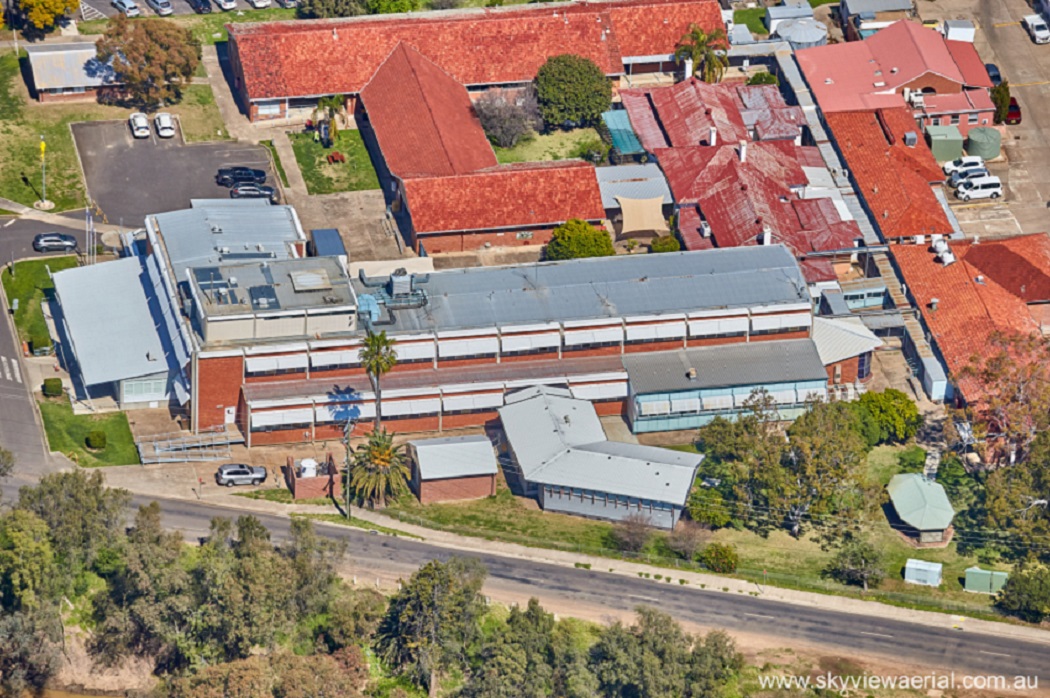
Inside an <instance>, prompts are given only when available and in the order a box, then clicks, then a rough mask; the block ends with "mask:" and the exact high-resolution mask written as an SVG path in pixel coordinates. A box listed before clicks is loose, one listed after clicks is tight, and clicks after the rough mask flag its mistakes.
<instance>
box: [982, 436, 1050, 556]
mask: <svg viewBox="0 0 1050 698" xmlns="http://www.w3.org/2000/svg"><path fill="white" fill-rule="evenodd" d="M984 499H985V507H986V510H987V516H988V521H987V528H988V529H989V530H992V531H1001V532H1003V533H1004V534H1006V537H1008V538H1009V539H1011V542H1012V546H1011V547H1012V548H1013V549H1015V550H1018V549H1020V550H1024V549H1026V548H1028V547H1031V546H1036V545H1037V544H1038V547H1039V548H1045V547H1046V546H1045V545H1043V542H1044V541H1046V540H1048V539H1050V503H1048V502H1050V432H1048V431H1044V432H1041V433H1040V434H1039V435H1038V436H1037V437H1036V438H1035V440H1034V441H1033V442H1032V443H1031V446H1030V448H1029V451H1028V457H1027V458H1026V459H1025V460H1024V462H1022V463H1017V464H1014V465H1011V466H1006V467H1002V468H998V469H996V470H994V471H992V472H991V473H989V475H988V479H987V481H986V483H985V498H984Z"/></svg>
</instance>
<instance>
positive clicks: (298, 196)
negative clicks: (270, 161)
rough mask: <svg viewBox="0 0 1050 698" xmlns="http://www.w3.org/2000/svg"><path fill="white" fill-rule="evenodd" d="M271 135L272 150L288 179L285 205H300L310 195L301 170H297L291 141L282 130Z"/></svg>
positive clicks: (296, 161)
mask: <svg viewBox="0 0 1050 698" xmlns="http://www.w3.org/2000/svg"><path fill="white" fill-rule="evenodd" d="M272 135H273V147H274V150H276V151H277V157H279V158H280V159H281V166H282V167H283V168H284V174H285V175H286V176H287V177H288V186H287V187H285V194H286V196H287V199H288V201H287V203H291V204H298V203H302V202H303V201H305V200H306V197H308V196H309V195H310V193H309V192H308V191H307V189H306V180H305V179H304V178H303V173H302V170H300V169H299V161H298V160H296V159H295V151H294V150H292V141H291V140H290V139H289V138H288V133H287V132H286V131H284V130H282V129H277V130H275V131H274V132H273V134H272Z"/></svg>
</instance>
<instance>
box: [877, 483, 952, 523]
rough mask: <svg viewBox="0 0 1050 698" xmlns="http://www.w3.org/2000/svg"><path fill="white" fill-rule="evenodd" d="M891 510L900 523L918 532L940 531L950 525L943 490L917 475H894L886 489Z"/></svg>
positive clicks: (950, 513) (950, 515) (949, 514)
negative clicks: (901, 521)
mask: <svg viewBox="0 0 1050 698" xmlns="http://www.w3.org/2000/svg"><path fill="white" fill-rule="evenodd" d="M886 489H887V491H889V493H890V499H891V500H892V501H893V508H894V509H896V510H897V515H898V516H900V517H901V519H902V520H903V521H904V523H906V524H908V525H909V526H911V527H913V528H916V529H918V530H920V531H943V530H944V529H946V528H948V527H949V526H950V525H951V524H952V518H953V517H954V516H955V510H954V509H952V505H951V502H949V501H948V495H946V494H945V493H944V488H943V487H941V486H940V485H939V484H937V483H936V482H934V481H932V480H927V479H926V478H925V477H923V476H922V475H920V474H918V473H904V474H901V475H894V476H893V479H892V480H890V484H889V485H887V486H886Z"/></svg>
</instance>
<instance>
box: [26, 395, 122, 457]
mask: <svg viewBox="0 0 1050 698" xmlns="http://www.w3.org/2000/svg"><path fill="white" fill-rule="evenodd" d="M38 404H39V405H40V416H41V417H43V419H44V431H45V432H46V433H47V442H48V444H49V445H50V447H51V450H52V451H59V452H61V453H64V454H66V455H67V456H69V458H70V459H71V460H73V461H74V462H76V463H77V464H78V465H81V466H84V467H87V468H95V467H99V466H104V465H134V464H136V463H138V462H139V454H138V451H137V450H136V449H135V441H134V439H133V438H132V436H131V427H129V426H128V418H127V415H125V414H124V413H123V412H112V413H109V414H102V415H74V414H73V408H71V407H70V406H69V402H67V401H66V400H65V399H62V398H57V399H55V400H40V401H39V403H38ZM96 430H97V431H104V432H105V433H106V447H105V448H104V449H102V450H101V451H90V450H88V448H87V446H86V445H85V443H84V440H85V439H86V438H87V435H88V434H89V433H90V432H92V431H96Z"/></svg>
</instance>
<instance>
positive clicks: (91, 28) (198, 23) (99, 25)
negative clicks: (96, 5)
mask: <svg viewBox="0 0 1050 698" xmlns="http://www.w3.org/2000/svg"><path fill="white" fill-rule="evenodd" d="M150 16H152V15H150ZM280 19H295V10H289V9H284V8H283V7H270V8H266V9H263V10H249V11H238V12H220V11H218V10H216V11H215V12H212V13H211V14H207V15H172V16H171V17H168V18H167V20H168V21H169V22H175V23H177V24H181V25H182V26H184V27H186V28H187V29H189V30H190V31H191V32H193V36H194V38H195V39H197V41H199V42H200V43H201V44H218V43H222V42H224V41H226V40H227V39H228V36H227V34H226V28H225V25H226V24H236V23H238V22H273V21H276V20H280ZM131 21H133V22H134V21H135V20H134V19H132V20H131ZM106 22H107V20H104V19H93V20H91V21H90V22H77V31H79V32H80V33H81V34H101V33H102V32H103V31H105V29H106Z"/></svg>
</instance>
